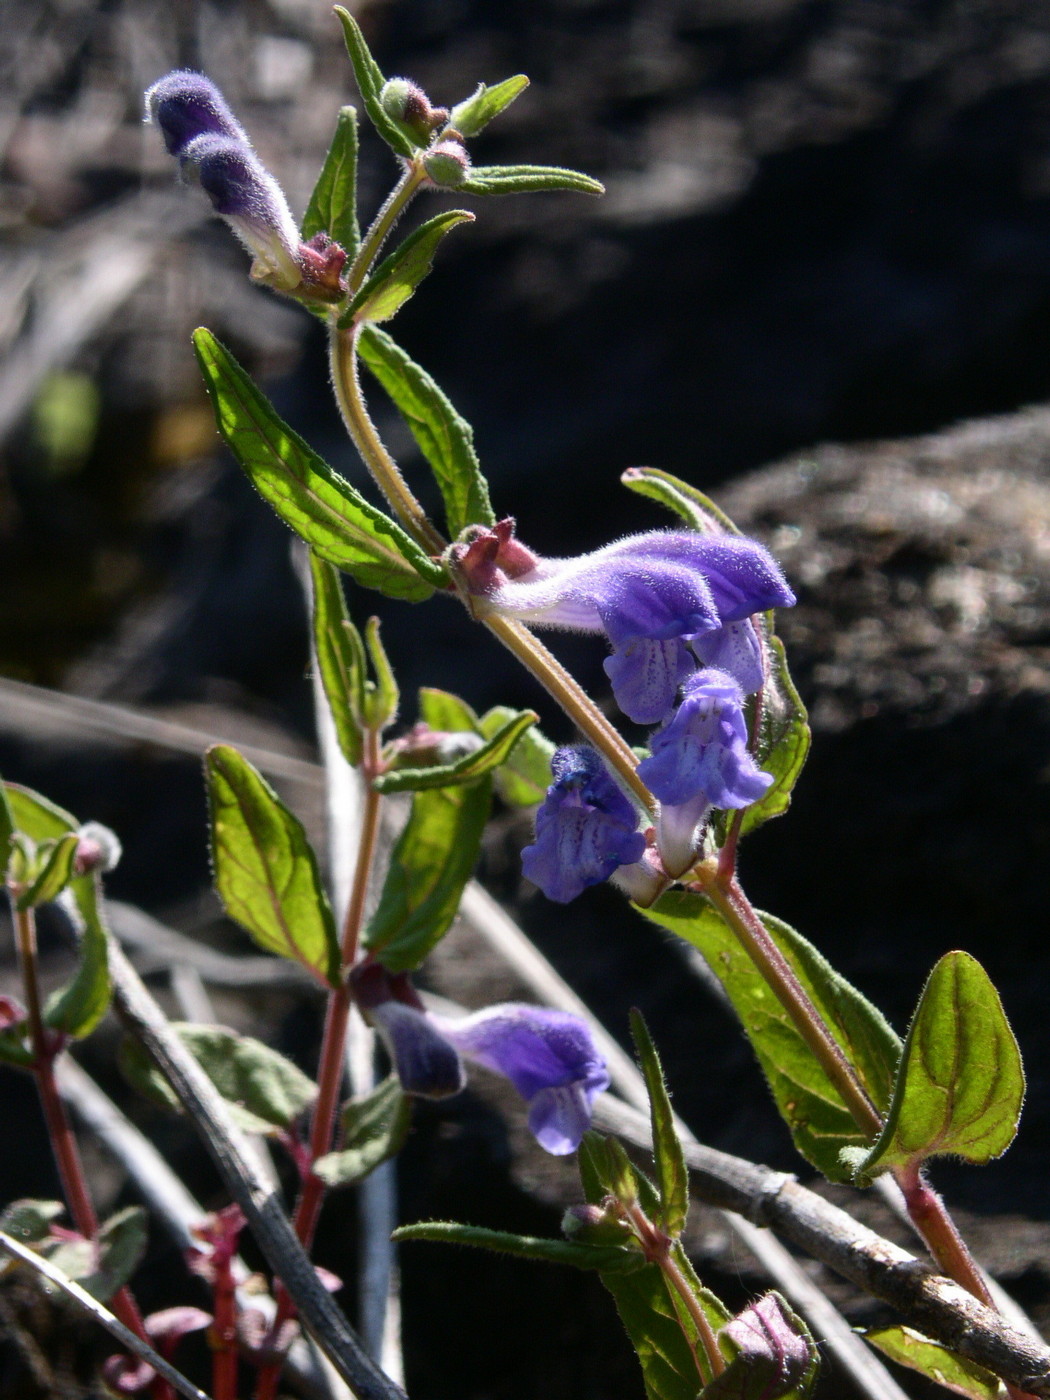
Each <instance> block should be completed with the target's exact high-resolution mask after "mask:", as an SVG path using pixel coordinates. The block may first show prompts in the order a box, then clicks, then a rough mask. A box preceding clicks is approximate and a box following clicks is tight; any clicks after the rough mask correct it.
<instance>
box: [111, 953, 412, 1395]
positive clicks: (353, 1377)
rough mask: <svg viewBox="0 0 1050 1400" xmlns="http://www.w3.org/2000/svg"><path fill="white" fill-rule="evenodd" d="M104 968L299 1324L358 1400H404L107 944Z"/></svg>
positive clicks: (212, 1096) (195, 1070) (214, 1097)
mask: <svg viewBox="0 0 1050 1400" xmlns="http://www.w3.org/2000/svg"><path fill="white" fill-rule="evenodd" d="M110 968H111V972H112V976H113V986H114V992H115V999H116V1006H117V1010H118V1011H119V1013H120V1016H121V1019H122V1020H123V1021H124V1023H125V1025H127V1027H128V1028H129V1029H130V1030H131V1031H132V1032H133V1033H134V1034H135V1035H136V1036H137V1037H138V1038H139V1039H140V1040H141V1041H142V1043H143V1045H144V1046H145V1048H146V1050H147V1051H148V1052H149V1054H150V1056H151V1058H152V1059H153V1060H154V1061H155V1063H156V1064H157V1065H158V1067H159V1068H160V1069H161V1071H162V1072H163V1073H164V1075H165V1077H166V1078H167V1079H168V1082H169V1083H170V1084H171V1087H172V1088H173V1089H174V1090H175V1093H176V1094H177V1095H178V1098H179V1100H180V1102H181V1103H182V1105H183V1107H184V1108H185V1109H186V1111H187V1113H189V1115H190V1116H191V1118H192V1119H193V1122H194V1125H195V1126H196V1128H197V1131H198V1133H199V1134H200V1137H201V1139H202V1141H203V1142H204V1145H205V1147H206V1148H207V1149H208V1152H209V1154H210V1155H211V1157H212V1160H213V1161H214V1163H215V1165H216V1167H217V1168H218V1170H219V1174H220V1175H221V1176H222V1178H223V1181H224V1182H225V1184H226V1189H227V1190H228V1191H229V1193H230V1195H231V1196H232V1197H233V1199H234V1200H235V1201H236V1202H237V1204H238V1205H239V1206H240V1208H241V1210H243V1211H244V1214H245V1215H246V1216H247V1219H248V1224H249V1227H250V1228H251V1231H252V1234H253V1236H254V1238H255V1241H256V1243H257V1244H258V1246H259V1248H260V1250H261V1251H262V1253H263V1255H264V1256H265V1258H266V1261H267V1263H268V1264H269V1266H270V1268H271V1269H272V1270H273V1272H274V1273H275V1274H276V1275H278V1276H279V1277H280V1278H281V1279H282V1281H283V1282H284V1285H285V1287H286V1288H287V1290H288V1292H289V1294H290V1295H291V1297H292V1299H293V1301H294V1302H295V1305H296V1308H297V1310H298V1313H299V1316H300V1318H301V1319H302V1321H303V1322H304V1324H305V1325H306V1326H307V1327H308V1328H309V1329H310V1331H311V1332H312V1333H313V1335H314V1337H315V1338H316V1339H317V1341H318V1343H319V1344H320V1346H321V1347H322V1349H323V1350H324V1352H325V1354H326V1355H327V1356H328V1357H329V1358H330V1359H331V1360H332V1362H333V1364H334V1365H335V1367H336V1369H337V1370H338V1371H339V1373H340V1375H341V1376H342V1377H343V1379H344V1380H345V1381H346V1382H347V1383H348V1384H349V1386H350V1387H351V1389H352V1390H353V1391H354V1393H355V1395H357V1396H358V1397H359V1400H405V1392H404V1391H403V1390H402V1389H401V1387H400V1386H398V1385H395V1383H394V1382H393V1381H392V1380H390V1378H389V1377H388V1376H386V1375H384V1374H383V1372H382V1371H381V1370H380V1369H379V1367H378V1366H376V1365H375V1363H374V1362H373V1361H372V1359H371V1358H370V1357H369V1356H368V1354H367V1352H366V1351H365V1350H364V1348H363V1347H362V1345H361V1342H360V1341H359V1339H358V1337H357V1335H356V1333H355V1332H354V1331H353V1329H352V1328H351V1327H350V1324H349V1323H348V1322H347V1320H346V1318H345V1317H344V1316H343V1314H342V1313H341V1312H340V1310H339V1309H338V1307H336V1305H335V1303H334V1302H333V1301H332V1298H331V1296H330V1295H329V1293H328V1292H327V1290H326V1289H325V1287H324V1285H323V1284H322V1283H321V1282H320V1280H319V1279H318V1277H317V1273H316V1270H315V1269H314V1266H313V1265H312V1264H311V1262H310V1260H309V1258H308V1257H307V1255H306V1253H305V1252H304V1250H303V1248H302V1246H301V1245H300V1243H299V1241H298V1239H297V1238H296V1236H295V1232H294V1231H293V1229H292V1226H291V1222H290V1221H289V1219H288V1216H287V1214H286V1213H285V1210H284V1206H283V1205H282V1203H281V1201H280V1199H279V1198H278V1197H277V1195H276V1194H275V1193H274V1192H273V1191H272V1190H271V1189H270V1188H269V1186H268V1185H267V1183H266V1182H265V1181H264V1180H263V1178H262V1176H261V1174H260V1173H259V1170H258V1168H257V1167H256V1165H255V1162H254V1160H253V1159H252V1157H251V1155H250V1153H249V1152H248V1150H247V1148H246V1146H245V1144H244V1141H243V1135H242V1133H241V1132H240V1130H239V1129H238V1128H237V1126H236V1125H235V1124H234V1123H233V1122H232V1121H231V1119H230V1115H229V1111H228V1110H227V1108H226V1105H225V1103H224V1102H223V1100H222V1099H221V1098H220V1096H219V1094H218V1092H217V1091H216V1089H215V1087H214V1086H213V1084H212V1082H211V1080H210V1079H209V1078H208V1077H207V1075H206V1074H205V1073H204V1071H203V1070H202V1069H201V1067H200V1065H199V1064H198V1063H197V1061H196V1060H195V1059H194V1058H193V1056H192V1055H191V1054H190V1053H189V1051H188V1050H187V1049H186V1047H185V1046H184V1045H183V1043H182V1042H181V1041H180V1040H179V1039H178V1037H177V1036H176V1035H175V1034H174V1033H173V1032H172V1030H171V1028H170V1027H169V1025H168V1022H167V1018H166V1017H165V1015H164V1013H163V1012H162V1011H161V1009H160V1007H159V1006H158V1005H157V1003H156V1002H155V1001H154V999H153V997H152V996H151V995H150V993H149V991H148V990H147V989H146V987H145V986H144V985H143V983H142V980H141V978H140V977H139V975H138V973H137V972H136V971H135V969H134V968H133V967H132V966H131V964H130V963H129V962H128V960H127V958H126V957H125V956H124V954H123V953H122V952H121V951H120V949H119V948H118V947H116V945H115V944H111V949H110Z"/></svg>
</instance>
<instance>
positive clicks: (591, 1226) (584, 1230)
mask: <svg viewBox="0 0 1050 1400" xmlns="http://www.w3.org/2000/svg"><path fill="white" fill-rule="evenodd" d="M561 1232H562V1234H563V1235H564V1236H565V1238H566V1239H567V1240H572V1241H573V1242H574V1243H575V1244H593V1245H617V1244H619V1245H622V1244H627V1243H629V1242H630V1240H631V1239H632V1238H633V1235H632V1232H631V1227H630V1226H629V1225H628V1224H627V1222H626V1221H625V1220H624V1218H623V1213H622V1211H620V1210H619V1209H618V1202H616V1201H615V1200H613V1199H612V1197H607V1204H605V1205H600V1206H594V1205H587V1206H569V1208H568V1210H566V1212H565V1214H564V1215H563V1216H562V1218H561Z"/></svg>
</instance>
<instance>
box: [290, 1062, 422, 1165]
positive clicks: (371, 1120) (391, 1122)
mask: <svg viewBox="0 0 1050 1400" xmlns="http://www.w3.org/2000/svg"><path fill="white" fill-rule="evenodd" d="M339 1117H340V1121H341V1123H342V1127H343V1145H342V1147H341V1148H340V1149H339V1150H338V1151H337V1152H329V1153H327V1154H326V1155H325V1156H324V1157H319V1158H318V1159H317V1161H316V1162H315V1163H314V1171H315V1173H316V1174H317V1175H318V1176H319V1177H320V1178H321V1180H322V1181H324V1182H325V1183H326V1184H327V1185H329V1186H352V1185H353V1183H354V1182H356V1181H360V1180H362V1178H364V1177H366V1176H368V1174H369V1173H370V1172H372V1171H374V1170H375V1169H376V1167H378V1166H379V1165H380V1163H381V1162H385V1161H386V1160H387V1159H388V1158H389V1157H393V1156H394V1154H395V1153H397V1152H400V1151H401V1148H402V1147H403V1146H404V1142H405V1138H406V1137H407V1136H408V1130H409V1127H410V1126H411V1122H412V1101H411V1099H410V1098H409V1097H408V1095H407V1094H406V1093H404V1092H403V1090H402V1088H401V1084H400V1082H399V1080H398V1077H397V1075H396V1074H391V1075H388V1076H387V1078H386V1079H384V1080H383V1082H382V1083H381V1084H377V1085H376V1087H375V1088H374V1089H373V1090H372V1092H371V1093H370V1094H365V1095H363V1096H362V1097H361V1098H359V1099H351V1100H350V1101H349V1103H347V1104H345V1105H344V1107H343V1109H342V1112H341V1113H340V1115H339Z"/></svg>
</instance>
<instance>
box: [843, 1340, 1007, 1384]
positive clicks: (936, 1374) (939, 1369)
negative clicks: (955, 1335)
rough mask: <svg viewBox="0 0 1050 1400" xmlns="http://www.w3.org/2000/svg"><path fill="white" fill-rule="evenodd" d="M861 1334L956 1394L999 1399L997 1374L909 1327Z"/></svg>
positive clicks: (884, 1350)
mask: <svg viewBox="0 0 1050 1400" xmlns="http://www.w3.org/2000/svg"><path fill="white" fill-rule="evenodd" d="M864 1336H865V1337H866V1339H867V1340H868V1341H869V1342H870V1343H871V1344H872V1346H873V1347H878V1349H879V1351H881V1352H882V1353H883V1355H884V1356H888V1357H889V1358H890V1360H891V1361H896V1362H897V1364H898V1365H900V1366H907V1367H908V1368H909V1369H910V1370H912V1371H918V1372H919V1374H920V1375H922V1376H925V1377H926V1378H927V1380H931V1381H934V1382H935V1383H936V1384H937V1385H942V1386H944V1388H945V1390H950V1391H953V1392H954V1393H955V1394H956V1395H966V1396H968V1397H969V1400H999V1397H1000V1396H1001V1395H1002V1394H1003V1388H1002V1385H1001V1383H1000V1381H999V1377H998V1376H995V1375H993V1374H992V1372H991V1371H986V1370H985V1369H984V1367H983V1366H978V1365H977V1363H976V1362H974V1361H967V1360H966V1358H965V1357H963V1356H957V1355H956V1354H955V1352H953V1351H949V1350H948V1348H947V1347H945V1346H942V1345H941V1344H940V1342H933V1341H931V1340H930V1339H929V1337H924V1336H923V1335H922V1333H921V1332H916V1331H915V1330H914V1329H913V1328H911V1327H882V1328H880V1329H879V1330H878V1331H875V1332H865V1334H864Z"/></svg>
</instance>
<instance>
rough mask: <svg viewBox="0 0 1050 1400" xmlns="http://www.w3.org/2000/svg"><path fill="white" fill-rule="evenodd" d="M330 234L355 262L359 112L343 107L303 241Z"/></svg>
mask: <svg viewBox="0 0 1050 1400" xmlns="http://www.w3.org/2000/svg"><path fill="white" fill-rule="evenodd" d="M315 233H327V235H328V237H329V238H330V239H331V240H332V242H333V243H338V244H339V246H340V247H341V248H344V249H345V250H346V254H347V257H348V258H350V259H352V258H353V257H354V254H355V253H356V252H357V247H358V244H359V243H360V242H361V234H360V232H359V230H358V226H357V112H356V111H355V110H354V108H353V107H340V109H339V116H338V118H337V119H336V124H335V134H334V135H333V137H332V144H331V145H330V146H329V148H328V154H327V155H326V156H325V161H324V165H323V166H322V167H321V173H320V175H319V176H318V177H317V184H316V185H315V186H314V191H313V194H312V195H311V196H310V202H309V204H308V205H307V206H306V213H305V214H304V215H303V226H302V235H303V238H304V240H305V239H310V238H313V236H314V234H315Z"/></svg>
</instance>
